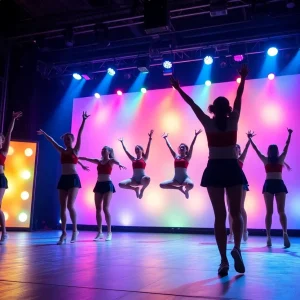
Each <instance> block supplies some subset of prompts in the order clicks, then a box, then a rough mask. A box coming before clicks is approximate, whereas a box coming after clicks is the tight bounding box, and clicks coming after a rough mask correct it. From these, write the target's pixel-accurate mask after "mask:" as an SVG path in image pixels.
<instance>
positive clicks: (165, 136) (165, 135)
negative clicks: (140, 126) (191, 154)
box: [162, 133, 177, 158]
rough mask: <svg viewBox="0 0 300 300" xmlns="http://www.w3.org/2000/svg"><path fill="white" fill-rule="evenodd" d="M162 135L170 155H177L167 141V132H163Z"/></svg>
mask: <svg viewBox="0 0 300 300" xmlns="http://www.w3.org/2000/svg"><path fill="white" fill-rule="evenodd" d="M162 137H163V138H164V139H165V141H166V143H167V146H168V148H169V150H170V152H171V154H172V156H173V157H174V158H176V156H177V155H176V152H175V151H174V150H173V148H172V146H171V144H170V143H169V141H168V133H164V134H163V136H162Z"/></svg>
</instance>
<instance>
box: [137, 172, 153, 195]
mask: <svg viewBox="0 0 300 300" xmlns="http://www.w3.org/2000/svg"><path fill="white" fill-rule="evenodd" d="M141 184H142V188H141V191H140V194H139V198H140V199H142V198H143V194H144V191H145V189H146V188H147V186H148V185H149V184H150V177H148V176H144V177H143V178H142V179H141Z"/></svg>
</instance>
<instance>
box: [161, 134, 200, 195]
mask: <svg viewBox="0 0 300 300" xmlns="http://www.w3.org/2000/svg"><path fill="white" fill-rule="evenodd" d="M201 132H202V131H201V130H198V131H196V130H195V136H194V138H193V141H192V143H191V146H190V148H189V147H188V146H187V145H186V144H184V143H181V144H180V145H179V147H178V154H177V153H176V152H175V151H174V150H173V148H172V146H171V144H170V142H169V140H168V134H167V133H164V134H163V138H164V139H165V141H166V143H167V146H168V148H169V150H170V152H171V154H172V156H173V157H174V159H175V160H174V167H175V176H174V178H173V179H171V180H166V181H164V182H162V183H161V184H160V187H161V188H162V189H172V190H179V191H180V192H182V193H183V194H184V195H185V197H186V198H187V199H188V198H189V191H190V190H191V189H192V188H193V187H194V183H193V181H192V180H191V178H190V177H189V176H188V174H187V167H188V165H189V161H190V159H191V158H192V154H193V149H194V144H195V142H196V139H197V136H198V134H199V133H201Z"/></svg>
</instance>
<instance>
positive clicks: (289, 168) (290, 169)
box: [285, 164, 292, 172]
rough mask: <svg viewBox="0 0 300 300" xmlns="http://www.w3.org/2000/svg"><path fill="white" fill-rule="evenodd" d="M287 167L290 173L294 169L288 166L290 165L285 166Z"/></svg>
mask: <svg viewBox="0 0 300 300" xmlns="http://www.w3.org/2000/svg"><path fill="white" fill-rule="evenodd" d="M285 166H286V169H287V170H288V171H289V172H290V171H292V168H291V167H290V166H289V165H288V164H285Z"/></svg>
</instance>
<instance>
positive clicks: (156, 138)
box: [23, 75, 300, 229]
mask: <svg viewBox="0 0 300 300" xmlns="http://www.w3.org/2000/svg"><path fill="white" fill-rule="evenodd" d="M182 76H183V75H182ZM179 79H180V78H179ZM299 82H300V75H293V76H280V77H277V78H276V81H273V82H272V84H270V81H269V80H267V79H266V78H262V79H256V80H247V81H246V85H245V92H244V95H243V107H242V112H241V117H240V123H239V132H238V143H239V144H240V145H241V147H242V149H243V148H244V146H245V144H246V143H247V137H246V134H245V132H247V130H254V131H255V132H256V134H257V135H256V136H255V138H254V140H255V143H256V144H257V146H258V148H259V149H260V150H261V152H262V153H263V154H266V152H267V148H268V145H270V144H277V145H278V147H279V149H280V150H281V151H282V149H283V147H284V145H285V141H286V139H287V129H286V128H287V127H288V128H293V129H295V131H294V133H293V136H292V141H291V145H290V148H289V153H288V155H287V158H286V161H287V163H288V164H289V165H290V166H291V167H292V171H291V172H288V171H287V170H286V168H284V170H283V178H284V181H285V183H286V186H287V188H288V191H289V193H288V194H287V201H286V214H287V217H288V224H289V225H288V226H289V229H297V228H299V227H300V218H299V213H298V214H297V213H295V211H298V212H299V211H300V210H299V207H300V205H299V203H300V198H299V197H300V188H299V176H297V174H300V160H299V154H298V148H297V146H296V145H297V144H300V135H299V132H298V131H297V130H296V129H297V127H299V125H298V119H299V116H298V114H299V111H300V102H299V101H298V95H299V84H298V83H299ZM183 90H184V91H186V92H187V93H188V94H189V95H190V96H191V97H192V98H193V99H194V100H195V102H196V103H197V104H198V105H200V107H201V108H202V109H203V110H204V111H205V112H207V108H208V105H209V104H211V103H212V102H213V100H214V99H215V98H216V97H218V96H220V95H223V96H225V97H227V98H228V99H229V100H230V103H231V105H233V101H234V98H235V95H236V90H237V83H236V81H232V82H226V83H215V84H213V85H211V87H210V88H209V89H208V88H207V87H205V86H204V85H196V86H188V87H183ZM82 111H88V113H89V114H91V117H90V118H89V119H88V121H87V122H86V127H85V129H84V132H83V136H82V144H81V150H80V156H87V157H91V158H99V157H100V151H101V148H102V147H103V146H105V145H108V146H111V147H112V148H113V149H114V152H115V156H116V159H117V160H119V161H120V162H121V163H122V164H123V165H125V166H126V167H127V170H119V168H118V167H116V166H115V167H114V168H113V171H112V181H113V183H114V185H115V188H116V193H115V194H113V197H112V200H111V206H110V209H111V215H112V222H113V225H116V226H117V225H119V226H157V227H200V228H212V227H213V222H214V216H213V210H212V207H211V203H210V200H209V197H208V194H207V191H206V189H205V188H202V187H200V181H201V177H202V173H203V171H204V169H205V167H206V165H207V157H208V149H207V140H206V135H205V133H204V132H203V133H201V134H200V135H199V136H198V138H197V141H196V144H195V146H194V151H193V157H192V159H191V161H190V164H189V167H188V174H189V176H190V177H191V179H192V180H193V182H194V188H193V189H192V190H191V192H190V198H189V199H185V197H184V195H183V194H182V193H180V192H178V191H176V190H163V189H161V188H160V187H159V183H160V182H162V181H164V180H167V179H172V178H173V176H174V160H173V157H172V156H171V154H170V151H169V149H168V148H167V146H166V143H165V141H164V139H163V138H162V137H161V135H162V133H163V132H168V133H169V140H170V143H171V144H172V146H173V148H174V150H175V151H176V149H177V147H178V146H179V144H180V143H181V142H184V143H186V144H188V145H190V143H191V141H192V139H193V137H194V131H195V129H203V127H202V125H201V124H200V122H199V121H198V120H197V118H196V116H195V115H194V113H193V112H192V110H191V109H190V108H189V107H188V106H187V105H186V103H185V102H184V101H183V100H182V99H181V97H180V96H179V94H178V93H177V92H176V91H174V90H173V89H172V88H171V87H170V88H169V89H161V90H149V91H147V93H146V94H142V93H129V94H127V93H126V94H123V96H122V99H120V97H119V96H118V95H117V94H112V95H101V101H95V98H94V97H90V98H77V99H74V102H73V116H72V132H74V133H77V131H78V128H79V126H80V123H81V115H82ZM151 129H153V130H154V135H153V140H152V145H151V150H150V156H149V159H148V160H147V166H146V174H147V175H149V176H150V178H151V183H150V185H149V187H148V188H147V189H146V190H145V192H144V197H143V198H142V199H137V198H136V196H135V193H134V192H133V191H130V190H125V189H121V188H119V186H118V183H119V182H120V181H121V180H124V179H127V178H131V176H132V167H131V161H130V160H129V159H128V157H127V156H126V154H125V153H124V151H123V149H122V146H121V144H120V142H119V141H118V138H120V137H123V138H124V143H125V145H126V147H127V149H128V151H129V152H130V153H131V154H133V155H134V148H135V145H142V146H143V147H144V149H145V148H146V145H147V142H148V132H149V131H150V130H151ZM53 155H54V154H53ZM87 164H88V163H87ZM88 165H89V167H90V172H85V171H83V170H82V169H81V168H80V167H78V172H79V176H80V179H81V183H82V188H81V189H80V191H79V195H78V199H77V202H76V206H77V213H78V223H79V224H87V225H95V224H96V220H95V207H94V199H93V198H94V195H93V191H92V189H93V186H94V185H95V183H96V180H97V170H96V165H92V164H88ZM244 172H245V174H246V177H247V179H248V181H249V185H250V191H249V192H247V198H246V202H245V207H246V209H247V212H248V227H249V228H257V229H262V228H265V224H264V218H265V204H264V199H263V195H262V187H263V183H264V180H265V176H266V175H265V171H264V166H263V164H262V163H261V161H260V160H259V158H258V157H257V154H256V153H255V152H254V150H253V149H252V148H251V146H250V148H249V150H248V154H247V157H246V160H245V163H244ZM23 202H26V201H23ZM275 212H276V206H275V207H274V216H273V225H272V228H277V229H279V228H281V226H280V222H279V217H278V215H277V213H275ZM227 224H228V223H227Z"/></svg>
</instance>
